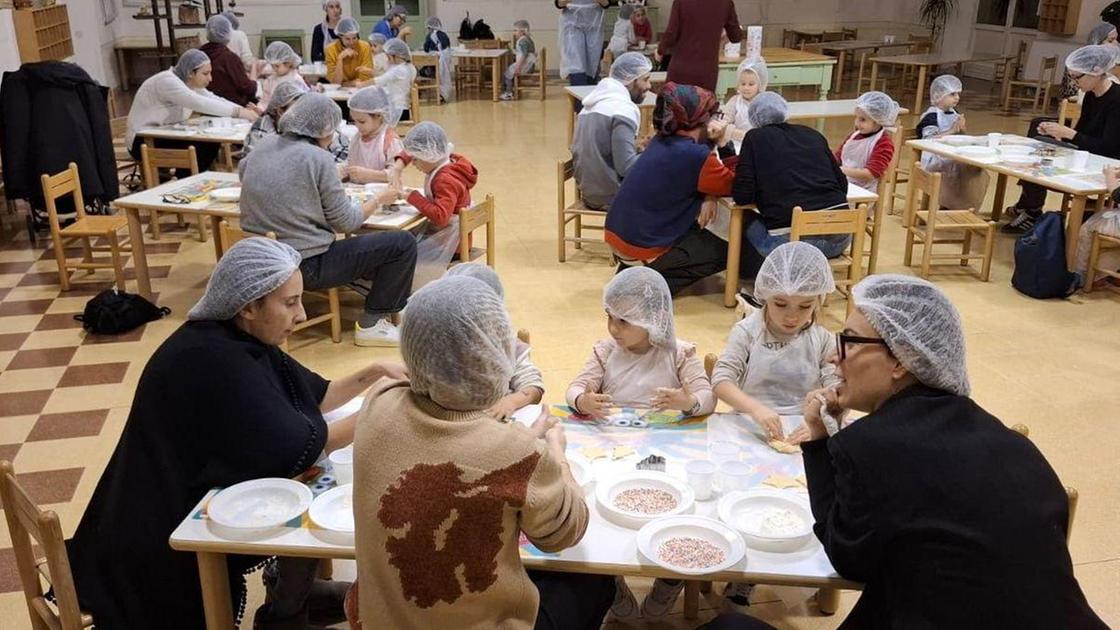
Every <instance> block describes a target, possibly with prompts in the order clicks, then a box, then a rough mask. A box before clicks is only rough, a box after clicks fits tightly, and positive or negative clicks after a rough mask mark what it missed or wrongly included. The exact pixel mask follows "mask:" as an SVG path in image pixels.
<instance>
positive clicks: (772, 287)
mask: <svg viewBox="0 0 1120 630" xmlns="http://www.w3.org/2000/svg"><path fill="white" fill-rule="evenodd" d="M835 290H836V282H835V281H834V280H833V279H832V266H831V265H829V264H828V259H827V258H825V256H824V253H823V252H821V250H819V249H817V248H816V247H814V246H813V245H810V244H809V243H806V242H804V241H791V242H788V243H782V244H781V245H779V246H777V247H776V248H774V250H773V251H771V252H770V254H769V255H768V256H766V260H764V261H762V267H761V268H760V269H759V270H758V276H757V277H756V278H755V281H754V296H755V297H756V298H758V299H760V300H767V299H770V298H772V297H774V296H776V295H788V296H791V297H792V296H806V297H809V296H822V297H823V296H825V295H828V294H829V293H832V292H833V291H835Z"/></svg>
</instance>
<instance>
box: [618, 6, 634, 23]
mask: <svg viewBox="0 0 1120 630" xmlns="http://www.w3.org/2000/svg"><path fill="white" fill-rule="evenodd" d="M631 15H634V5H632V4H623V5H621V6H619V7H618V18H619V19H620V20H629V19H630V16H631Z"/></svg>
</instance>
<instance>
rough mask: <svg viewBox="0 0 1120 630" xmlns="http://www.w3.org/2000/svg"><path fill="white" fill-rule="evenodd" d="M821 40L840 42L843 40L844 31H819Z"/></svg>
mask: <svg viewBox="0 0 1120 630" xmlns="http://www.w3.org/2000/svg"><path fill="white" fill-rule="evenodd" d="M821 41H822V42H842V41H844V31H825V32H823V33H821Z"/></svg>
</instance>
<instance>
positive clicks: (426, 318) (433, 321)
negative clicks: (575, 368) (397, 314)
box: [401, 277, 514, 411]
mask: <svg viewBox="0 0 1120 630" xmlns="http://www.w3.org/2000/svg"><path fill="white" fill-rule="evenodd" d="M408 304H409V306H408V316H407V317H405V318H404V323H402V324H401V357H402V358H403V359H404V363H405V365H407V366H408V374H409V386H410V387H411V388H412V391H413V392H415V393H417V394H421V395H424V396H427V397H428V398H430V399H432V401H433V402H435V403H436V404H437V405H439V406H441V407H443V408H445V409H451V410H454V411H477V410H480V409H486V408H488V407H489V406H490V405H492V404H494V402H496V401H497V400H498V399H499V398H501V397H502V396H503V395H505V394H506V392H507V390H508V389H509V381H510V378H512V376H513V366H514V353H513V348H514V345H513V330H512V329H511V328H510V324H509V315H508V314H507V313H506V309H505V306H504V305H503V304H502V300H501V298H499V297H498V296H497V295H495V294H494V292H493V291H491V290H490V288H489V287H487V286H486V284H485V283H483V282H482V281H480V280H476V279H474V278H463V277H458V278H454V277H452V278H441V279H440V280H437V281H435V282H431V283H429V284H427V285H425V286H424V287H423V288H422V289H420V290H419V291H417V292H416V293H415V294H414V295H413V296H412V297H411V298H410V299H409V301H408Z"/></svg>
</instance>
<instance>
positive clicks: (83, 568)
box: [68, 238, 404, 630]
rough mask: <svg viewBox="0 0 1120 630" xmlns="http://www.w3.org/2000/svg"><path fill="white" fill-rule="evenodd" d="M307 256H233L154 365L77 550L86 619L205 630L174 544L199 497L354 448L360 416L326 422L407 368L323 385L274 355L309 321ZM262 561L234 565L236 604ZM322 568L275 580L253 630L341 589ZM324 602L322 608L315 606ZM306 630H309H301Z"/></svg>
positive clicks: (276, 250) (263, 243)
mask: <svg viewBox="0 0 1120 630" xmlns="http://www.w3.org/2000/svg"><path fill="white" fill-rule="evenodd" d="M302 293H303V280H302V278H301V276H300V273H299V253H298V252H296V251H295V250H293V249H292V248H291V247H288V246H287V245H284V244H282V243H278V242H276V241H271V240H268V239H265V238H252V239H248V240H245V241H243V242H240V243H238V244H236V245H234V246H233V247H232V248H230V250H229V251H228V252H226V254H225V256H223V257H222V259H221V260H220V261H219V262H218V265H217V267H216V268H215V269H214V273H213V275H212V276H211V277H210V281H209V283H208V284H207V285H206V293H205V294H204V295H203V296H202V299H201V300H199V302H198V303H197V304H195V306H194V308H192V309H191V311H190V313H189V314H188V316H187V318H188V321H187V322H186V323H185V324H183V325H182V326H181V327H180V328H179V329H178V330H176V331H175V332H174V333H173V334H172V335H171V336H170V337H168V338H167V340H166V341H165V342H164V343H163V344H162V345H161V346H160V347H159V349H158V350H156V352H155V354H153V355H152V358H151V360H150V361H148V365H147V366H145V368H144V372H143V374H142V375H141V376H140V383H139V385H138V386H137V388H136V396H135V399H134V400H133V403H132V410H131V412H130V413H129V417H128V422H127V423H126V424H125V428H124V432H123V433H122V435H121V439H120V442H119V443H118V444H117V448H116V451H115V452H114V453H113V456H112V458H111V459H110V460H109V464H108V467H107V468H106V469H105V472H104V474H102V476H101V480H100V481H99V482H98V484H97V489H96V490H94V493H93V498H92V499H91V500H90V503H89V506H88V507H87V508H86V512H85V515H84V516H83V517H82V521H81V523H80V524H79V525H78V530H77V532H76V533H75V534H74V538H73V539H72V540H70V541H69V544H68V551H69V555H70V564H71V567H72V568H73V572H74V581H75V584H76V585H77V590H78V593H79V598H80V601H81V604H82V608H83V609H85V610H88V611H90V612H91V613H93V614H94V615H95V617H94V618H95V619H97V626H98V627H99V628H183V629H185V630H188V629H189V630H194V629H197V628H202V627H204V626H205V621H204V619H203V611H202V594H201V587H200V584H199V581H198V570H197V568H196V563H195V558H194V554H190V553H183V552H178V551H173V550H172V549H171V548H170V547H168V545H167V538H168V536H169V535H170V534H171V531H172V530H173V529H174V528H175V527H176V526H177V525H178V524H179V522H180V521H182V520H183V519H184V518H186V517H187V516H188V514H189V512H190V510H191V509H192V508H193V507H194V506H195V505H196V504H197V503H198V501H199V500H200V499H202V497H203V496H204V495H205V494H206V493H207V492H209V491H210V490H211V489H212V488H215V487H226V486H230V485H233V484H236V483H240V482H242V481H247V480H249V479H256V478H260V477H293V476H295V475H298V474H300V473H302V472H303V471H304V470H306V469H307V468H309V467H310V466H312V465H313V464H314V463H315V461H316V459H317V458H318V457H319V454H320V453H322V452H324V451H328V452H329V451H332V450H334V449H336V448H340V447H342V446H344V445H346V444H348V443H350V442H351V441H352V440H353V434H354V421H355V416H350V417H349V418H347V419H345V420H340V421H338V422H335V423H333V424H331V425H329V426H328V425H327V424H326V423H325V422H324V421H323V416H322V414H323V413H324V412H327V411H331V410H332V409H335V408H337V407H339V406H341V405H342V404H343V403H345V402H346V401H348V400H350V399H351V398H353V397H354V396H357V395H358V394H360V393H361V392H362V391H363V390H365V389H366V388H367V387H369V386H370V385H371V384H372V383H373V382H374V381H376V380H377V379H379V378H381V377H382V376H391V377H393V378H399V377H400V376H401V375H403V373H404V372H403V371H402V369H401V368H400V366H397V365H391V364H373V365H371V366H369V367H367V368H364V369H362V370H360V371H358V372H356V373H354V374H352V375H350V376H348V377H346V378H342V379H339V380H336V381H327V380H325V379H323V378H322V377H320V376H319V375H317V374H315V373H314V372H312V371H310V370H308V369H307V368H305V367H303V366H302V365H300V364H299V363H298V362H296V361H295V359H293V358H291V357H289V356H288V355H286V354H284V353H283V352H281V351H280V349H279V348H278V347H277V346H278V345H279V344H281V343H283V342H284V340H285V339H287V337H288V335H289V334H290V333H291V331H292V327H293V326H295V325H296V324H298V323H299V322H302V321H304V320H305V319H307V317H306V315H305V314H304V311H303V306H302V305H301V302H300V296H301V294H302ZM261 560H262V559H261V558H252V557H245V556H230V557H229V559H228V563H229V572H230V577H231V578H232V579H231V585H232V591H233V593H232V594H233V596H234V601H235V602H241V605H242V606H243V605H244V594H245V584H244V581H243V580H242V579H241V578H242V576H243V575H244V574H246V573H248V572H249V571H250V570H252V569H253V567H254V566H256V565H259V564H260V563H261ZM314 575H315V566H314V561H311V563H310V564H309V563H308V561H307V560H284V561H282V562H281V563H280V565H279V566H275V567H272V568H269V569H266V574H265V576H266V586H267V587H268V599H267V602H266V604H265V605H264V606H262V607H261V608H259V609H258V610H257V613H256V615H255V626H254V627H257V628H270V627H277V626H280V627H291V626H282V625H281V624H283V623H284V622H287V623H289V624H290V623H294V622H295V621H296V620H302V621H303V622H304V623H306V622H307V619H308V606H309V605H311V606H318V605H319V604H321V603H323V602H318V601H316V602H310V603H309V593H308V591H311V593H310V598H311V599H326V600H327V601H333V604H334V606H335V610H334V611H333V614H329V615H325V616H324V617H323V618H322V620H321V621H319V623H324V622H328V623H329V622H330V621H329V620H330V619H335V620H337V619H338V618H339V616H340V615H341V603H342V599H341V595H342V592H340V591H342V590H343V589H344V588H345V585H342V586H336V587H335V588H333V589H331V588H324V587H326V586H327V585H325V584H321V583H320V584H318V585H317V586H316V585H315V584H314V582H313V579H314ZM317 591H318V592H322V593H323V595H324V596H325V597H324V598H319V597H317V595H318V593H317ZM301 627H302V626H301Z"/></svg>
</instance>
